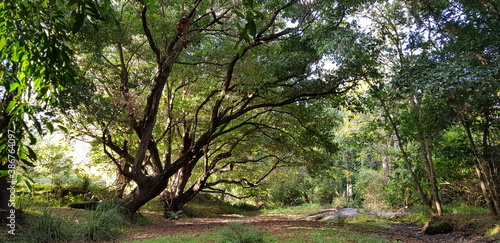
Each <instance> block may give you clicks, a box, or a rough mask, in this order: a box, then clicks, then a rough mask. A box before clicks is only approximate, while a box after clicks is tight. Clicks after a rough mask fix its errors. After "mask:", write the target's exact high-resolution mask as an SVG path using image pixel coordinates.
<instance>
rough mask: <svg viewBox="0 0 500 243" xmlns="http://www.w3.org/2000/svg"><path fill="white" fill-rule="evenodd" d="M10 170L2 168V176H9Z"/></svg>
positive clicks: (0, 171)
mask: <svg viewBox="0 0 500 243" xmlns="http://www.w3.org/2000/svg"><path fill="white" fill-rule="evenodd" d="M8 175H9V171H8V170H0V177H4V176H8Z"/></svg>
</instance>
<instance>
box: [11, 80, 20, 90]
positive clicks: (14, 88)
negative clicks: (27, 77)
mask: <svg viewBox="0 0 500 243" xmlns="http://www.w3.org/2000/svg"><path fill="white" fill-rule="evenodd" d="M20 86H21V84H20V83H18V82H15V83H12V84H10V89H9V92H13V91H15V90H17V89H18V88H19V87H20Z"/></svg>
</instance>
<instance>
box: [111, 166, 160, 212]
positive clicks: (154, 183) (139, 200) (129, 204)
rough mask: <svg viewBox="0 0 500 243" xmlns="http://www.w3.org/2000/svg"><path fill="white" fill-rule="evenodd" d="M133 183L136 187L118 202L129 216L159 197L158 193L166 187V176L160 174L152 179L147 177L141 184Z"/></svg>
mask: <svg viewBox="0 0 500 243" xmlns="http://www.w3.org/2000/svg"><path fill="white" fill-rule="evenodd" d="M135 182H136V183H137V187H136V188H135V189H134V190H133V191H132V192H131V193H130V194H128V195H127V196H126V197H125V198H124V199H122V200H119V201H118V202H119V203H120V204H122V205H123V206H124V207H125V208H126V209H127V210H128V211H129V213H130V214H134V213H135V212H137V210H139V209H140V208H141V207H142V206H143V205H144V204H146V203H147V202H149V201H151V199H153V198H155V197H157V196H158V195H160V193H161V192H162V191H163V190H164V189H165V188H166V187H167V184H168V175H166V174H160V175H156V176H154V177H149V178H148V179H147V180H145V181H143V182H137V181H135Z"/></svg>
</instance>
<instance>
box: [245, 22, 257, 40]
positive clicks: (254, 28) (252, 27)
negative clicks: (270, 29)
mask: <svg viewBox="0 0 500 243" xmlns="http://www.w3.org/2000/svg"><path fill="white" fill-rule="evenodd" d="M247 26H248V31H249V32H250V35H251V36H253V37H255V36H256V35H257V25H256V24H255V21H253V19H248V23H247Z"/></svg>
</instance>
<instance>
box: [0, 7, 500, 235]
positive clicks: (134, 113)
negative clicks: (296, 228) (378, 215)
mask: <svg viewBox="0 0 500 243" xmlns="http://www.w3.org/2000/svg"><path fill="white" fill-rule="evenodd" d="M499 11H500V2H499V1H497V0H479V1H467V0H417V1H399V0H392V1H375V0H336V1H330V0H290V1H278V0H271V1H261V0H241V1H239V0H211V1H205V0H193V1H175V0H171V1H167V0H137V1H132V0H123V1H111V0H102V1H99V0H68V1H63V0H23V1H8V0H4V1H1V3H0V15H1V18H0V33H1V35H0V54H1V58H0V60H1V62H0V74H1V79H0V127H1V129H2V130H1V131H2V135H1V139H0V153H1V156H0V157H1V158H2V161H1V167H0V171H1V174H0V175H1V177H0V209H1V212H2V213H1V218H2V224H8V223H9V220H8V216H9V215H11V212H12V210H14V211H16V210H17V212H18V214H17V215H18V216H17V217H18V219H20V218H21V217H24V216H19V215H21V212H24V213H22V214H28V216H26V217H29V212H30V211H33V210H34V211H36V210H37V209H40V208H46V207H67V206H68V205H70V206H71V207H81V208H85V207H95V206H96V205H97V203H98V202H104V203H101V204H102V205H105V206H106V207H111V208H113V209H116V210H122V211H123V212H126V213H124V214H125V215H128V216H131V215H135V213H136V212H143V211H144V210H152V211H157V212H161V214H162V215H163V216H164V217H166V218H178V217H183V216H187V214H189V212H190V210H191V211H192V210H193V208H189V203H190V202H192V201H199V200H200V198H205V197H207V198H212V199H214V200H215V199H217V200H219V201H220V202H224V203H229V204H231V205H237V206H242V205H246V207H254V208H259V209H272V208H282V207H288V206H297V205H304V204H313V205H328V206H330V207H333V208H341V207H355V208H364V209H369V210H389V211H398V210H399V211H401V210H403V211H411V210H413V209H418V210H421V211H422V212H425V214H427V215H429V216H432V217H436V218H439V217H442V216H444V215H446V214H447V213H451V212H450V210H448V211H447V208H448V209H449V208H450V207H458V206H463V207H475V208H482V209H484V210H487V211H488V214H489V215H491V216H492V217H496V218H498V217H499V215H500V172H499V169H500V137H499V135H500V131H499V129H500V123H499V121H500V116H499V115H500V113H499V109H500V104H499V101H500V99H499V98H500V97H499V96H500V60H499V51H500V50H499V49H500V12H499ZM11 185H15V193H14V192H13V190H12V189H9V188H13V186H11ZM13 195H14V196H13ZM14 199H15V200H14ZM108 204H109V205H108ZM105 206H103V207H105ZM191 213H192V212H191ZM43 215H45V216H47V215H48V216H47V217H50V215H49V214H48V213H47V212H46V211H44V213H43ZM116 221H120V219H116ZM17 224H19V222H17ZM18 228H19V227H18ZM110 228H112V227H111V226H110ZM497 228H498V226H497ZM11 230H12V228H11ZM6 231H7V230H6ZM49 238H50V237H49ZM88 240H89V241H90V240H96V239H95V238H92V237H89V238H88ZM47 241H49V240H47ZM40 242H45V241H43V240H41V241H40Z"/></svg>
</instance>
